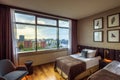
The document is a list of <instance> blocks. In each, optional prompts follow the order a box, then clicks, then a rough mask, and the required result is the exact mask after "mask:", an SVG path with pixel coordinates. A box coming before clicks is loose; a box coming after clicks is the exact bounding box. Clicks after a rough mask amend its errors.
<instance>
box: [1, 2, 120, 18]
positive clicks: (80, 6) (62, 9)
mask: <svg viewBox="0 0 120 80" xmlns="http://www.w3.org/2000/svg"><path fill="white" fill-rule="evenodd" d="M0 3H1V4H7V5H12V6H17V7H21V8H27V9H31V10H36V11H40V12H45V13H49V14H54V15H59V16H64V17H69V18H73V19H81V18H84V17H87V16H90V15H94V14H96V13H100V12H103V11H106V10H109V9H112V8H115V7H118V6H120V0H0Z"/></svg>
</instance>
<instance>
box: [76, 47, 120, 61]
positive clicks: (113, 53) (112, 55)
mask: <svg viewBox="0 0 120 80" xmlns="http://www.w3.org/2000/svg"><path fill="white" fill-rule="evenodd" d="M85 48H86V49H97V51H98V52H97V54H96V56H101V57H102V58H104V51H105V50H108V54H107V59H111V60H117V61H120V50H115V49H108V48H99V47H91V46H84V45H78V51H79V52H81V50H82V49H85Z"/></svg>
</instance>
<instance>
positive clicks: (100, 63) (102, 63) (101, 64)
mask: <svg viewBox="0 0 120 80" xmlns="http://www.w3.org/2000/svg"><path fill="white" fill-rule="evenodd" d="M111 62H112V60H108V59H102V60H100V61H99V69H102V68H103V67H105V66H106V65H108V64H109V63H111Z"/></svg>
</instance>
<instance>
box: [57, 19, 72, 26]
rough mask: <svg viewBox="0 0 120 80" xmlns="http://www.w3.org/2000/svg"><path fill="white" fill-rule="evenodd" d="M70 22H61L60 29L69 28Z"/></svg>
mask: <svg viewBox="0 0 120 80" xmlns="http://www.w3.org/2000/svg"><path fill="white" fill-rule="evenodd" d="M69 25H70V22H69V21H67V20H66V21H65V20H59V27H69Z"/></svg>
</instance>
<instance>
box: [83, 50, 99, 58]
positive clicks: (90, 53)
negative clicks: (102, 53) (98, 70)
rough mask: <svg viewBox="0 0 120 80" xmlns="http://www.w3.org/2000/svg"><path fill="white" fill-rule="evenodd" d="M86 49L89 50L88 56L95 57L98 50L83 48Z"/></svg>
mask: <svg viewBox="0 0 120 80" xmlns="http://www.w3.org/2000/svg"><path fill="white" fill-rule="evenodd" d="M83 50H84V51H87V52H88V53H87V57H88V58H93V57H95V54H96V52H97V50H92V49H83Z"/></svg>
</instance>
